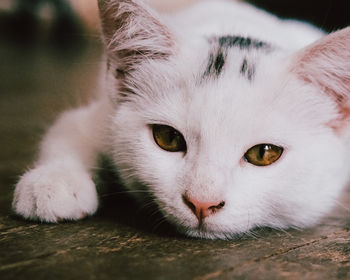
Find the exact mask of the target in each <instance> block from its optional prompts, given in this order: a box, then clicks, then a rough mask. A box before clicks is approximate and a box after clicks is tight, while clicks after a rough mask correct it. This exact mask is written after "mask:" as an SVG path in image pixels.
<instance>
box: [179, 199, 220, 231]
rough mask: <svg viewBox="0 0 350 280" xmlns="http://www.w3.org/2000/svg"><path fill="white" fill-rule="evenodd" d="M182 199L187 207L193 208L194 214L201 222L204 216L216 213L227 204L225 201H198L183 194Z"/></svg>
mask: <svg viewBox="0 0 350 280" xmlns="http://www.w3.org/2000/svg"><path fill="white" fill-rule="evenodd" d="M182 199H183V201H184V203H185V204H186V205H187V207H188V208H190V209H191V211H192V212H193V214H195V215H196V217H197V219H198V221H199V223H200V224H201V223H202V221H203V219H204V218H206V217H208V216H210V215H212V214H215V213H216V212H217V211H218V210H220V209H221V208H223V207H224V206H225V201H219V202H218V201H211V202H203V201H197V200H195V199H193V198H191V197H189V196H187V195H183V196H182Z"/></svg>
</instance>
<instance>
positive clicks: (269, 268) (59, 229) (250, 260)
mask: <svg viewBox="0 0 350 280" xmlns="http://www.w3.org/2000/svg"><path fill="white" fill-rule="evenodd" d="M100 56H101V48H100V46H99V44H97V43H89V44H84V45H81V46H80V47H79V48H78V49H76V50H75V51H74V50H73V51H69V52H68V51H64V50H62V49H57V48H53V47H52V46H51V45H49V44H48V43H36V44H25V45H23V44H13V43H10V42H7V41H0V62H1V63H0V114H1V115H0V116H1V117H0V147H1V149H0V159H1V161H0V279H2V280H5V279H14V280H15V279H45V280H46V279H118V280H119V279H350V232H349V230H350V210H349V209H348V210H346V209H345V208H344V207H341V206H339V207H338V208H337V209H336V210H335V211H334V213H332V214H331V215H330V216H329V217H327V218H326V219H325V220H324V221H323V222H322V223H321V224H320V225H319V226H317V227H315V228H312V229H308V230H304V231H296V230H289V231H286V232H277V231H273V230H268V229H265V230H260V231H257V232H256V233H255V235H254V236H250V237H245V238H241V239H237V240H231V241H209V240H198V239H190V238H186V237H184V236H181V235H178V234H176V233H175V232H174V230H173V229H172V228H171V227H170V226H168V225H166V224H164V223H161V222H159V221H160V220H159V219H160V217H158V216H157V215H152V213H151V212H149V211H146V212H145V211H143V210H142V208H141V209H140V208H139V207H137V206H136V205H135V203H134V202H133V201H132V200H130V199H129V198H127V197H125V195H123V194H122V193H118V187H117V186H112V188H115V190H113V189H112V190H111V184H106V183H101V182H106V181H109V182H111V181H113V180H114V179H113V178H114V175H113V174H112V172H109V171H108V164H107V163H105V164H104V165H103V166H104V167H105V168H104V169H101V170H100V172H99V176H100V179H99V181H100V183H99V191H100V193H101V199H100V200H101V207H100V210H99V212H98V213H97V214H96V215H95V216H94V217H91V218H87V219H85V220H83V221H80V222H71V223H68V222H67V223H62V224H57V225H53V224H40V223H33V222H28V221H24V220H22V219H20V218H18V217H16V216H15V215H13V213H12V211H11V199H12V192H13V188H14V184H15V182H16V180H17V179H18V176H19V175H20V174H21V173H22V172H23V171H24V170H25V169H26V168H28V167H30V165H31V163H32V162H33V160H34V159H35V153H36V150H37V144H38V141H39V140H40V137H41V136H42V133H43V132H44V131H45V128H46V127H47V125H49V124H50V123H51V122H52V121H53V119H54V118H55V117H56V116H57V114H58V113H59V112H60V111H61V110H62V109H63V108H67V107H71V106H76V105H78V104H81V103H84V102H86V96H91V95H92V94H93V92H94V89H95V87H96V84H95V82H96V77H97V75H98V69H99V67H98V64H99V59H100ZM342 204H343V205H344V206H346V207H349V208H350V193H349V191H348V192H346V193H345V194H344V196H343V198H342Z"/></svg>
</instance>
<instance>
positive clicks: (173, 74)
mask: <svg viewBox="0 0 350 280" xmlns="http://www.w3.org/2000/svg"><path fill="white" fill-rule="evenodd" d="M98 4H99V11H100V18H101V24H102V36H103V42H104V45H105V50H106V67H105V68H106V71H105V72H103V73H104V74H103V75H102V76H103V79H101V87H100V92H99V97H98V98H97V99H96V100H94V101H93V102H91V104H90V105H88V106H86V107H81V108H78V109H75V110H72V111H68V112H65V113H64V114H63V115H62V116H61V117H60V118H59V119H58V120H57V121H56V123H55V124H54V125H53V126H52V127H51V128H50V129H49V131H48V132H47V134H46V136H45V137H44V139H43V141H42V143H41V148H40V154H39V157H38V160H37V161H36V162H35V165H34V168H33V169H31V170H29V171H28V172H26V173H25V174H24V175H23V176H22V177H21V179H20V181H19V182H18V184H17V186H16V189H15V192H14V199H13V209H14V211H15V212H16V213H17V214H19V215H21V216H23V217H25V218H28V219H32V220H39V221H45V222H58V221H61V220H78V219H81V218H83V217H85V216H86V215H92V214H93V213H94V212H95V211H96V209H97V207H98V198H97V192H96V188H95V185H94V182H93V180H92V176H91V171H90V170H91V168H92V167H93V166H94V165H95V164H96V159H97V157H98V155H99V154H101V153H102V154H108V155H110V156H111V157H112V158H113V161H114V163H115V165H116V167H117V168H118V172H119V173H120V176H121V178H122V181H123V184H124V185H125V187H126V188H127V189H128V190H129V191H130V193H131V194H133V195H134V196H135V198H136V199H137V200H138V201H139V203H143V202H142V201H143V193H144V192H145V191H146V192H149V193H151V194H152V196H153V198H154V201H155V203H156V204H157V206H158V208H159V210H160V211H161V212H162V214H163V215H164V217H165V218H166V219H167V220H168V221H169V222H170V223H172V224H174V225H175V226H176V227H177V228H178V230H179V231H180V232H182V233H184V234H186V235H188V236H192V237H200V238H210V239H215V238H223V239H225V238H232V237H234V236H236V235H237V234H242V233H247V232H249V231H251V230H252V229H254V228H257V227H271V228H276V229H285V228H304V227H311V226H313V225H315V224H316V223H317V222H319V220H320V219H321V218H322V217H323V216H324V215H325V214H327V213H328V212H329V211H330V210H331V209H332V207H333V206H334V205H335V203H336V201H337V199H338V198H339V196H340V195H341V193H342V190H343V189H344V188H345V186H346V184H347V182H348V179H349V172H350V170H349V169H350V164H348V158H349V156H350V149H349V148H348V146H349V138H350V129H349V126H350V122H349V117H350V113H349V112H350V101H349V94H350V28H345V29H343V30H340V31H337V32H334V33H332V34H329V35H326V34H324V33H323V32H322V31H321V30H319V29H317V28H316V27H313V26H311V25H308V24H306V23H301V22H297V21H292V20H281V19H278V18H276V17H275V16H273V15H270V14H268V13H267V12H264V11H261V10H258V9H257V8H255V7H252V6H249V5H248V4H244V3H238V2H234V1H227V0H220V1H219V0H215V1H210V0H207V1H201V2H200V3H198V4H195V5H194V6H191V7H189V8H188V9H186V10H183V11H180V12H177V13H175V14H168V15H158V14H156V13H155V12H154V11H152V10H151V9H150V8H148V7H147V6H146V5H145V4H144V3H143V2H141V1H137V0H99V2H98Z"/></svg>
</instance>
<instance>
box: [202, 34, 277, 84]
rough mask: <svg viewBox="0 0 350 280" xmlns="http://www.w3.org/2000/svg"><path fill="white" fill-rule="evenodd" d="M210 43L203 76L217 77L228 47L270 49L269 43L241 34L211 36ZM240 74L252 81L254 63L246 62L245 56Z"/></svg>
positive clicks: (223, 64) (263, 50) (243, 49)
mask: <svg viewBox="0 0 350 280" xmlns="http://www.w3.org/2000/svg"><path fill="white" fill-rule="evenodd" d="M209 42H210V43H211V45H212V46H213V47H212V51H211V53H210V55H209V59H208V63H207V68H206V70H205V72H204V75H203V77H204V78H206V77H214V78H215V77H218V76H220V74H221V73H222V71H223V69H224V66H225V62H226V58H227V53H228V50H229V49H230V48H238V49H239V50H240V51H245V52H250V51H252V50H256V51H261V52H264V53H268V52H270V51H272V49H273V48H272V46H271V45H270V44H269V43H266V42H263V41H260V40H257V39H254V38H250V37H242V36H232V35H227V36H221V37H211V38H210V39H209ZM240 74H241V75H242V76H244V77H246V78H247V79H248V80H249V81H252V80H253V78H254V74H255V65H254V64H253V63H248V60H247V58H246V57H245V58H244V60H243V62H242V64H241V68H240Z"/></svg>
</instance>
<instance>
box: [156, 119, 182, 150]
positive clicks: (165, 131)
mask: <svg viewBox="0 0 350 280" xmlns="http://www.w3.org/2000/svg"><path fill="white" fill-rule="evenodd" d="M152 131H153V138H154V141H155V142H156V144H157V145H158V146H159V147H160V148H162V149H163V150H165V151H168V152H180V151H182V152H185V151H186V141H185V139H184V137H183V136H182V134H181V133H180V132H179V131H177V130H176V129H175V128H173V127H171V126H167V125H159V124H154V125H152Z"/></svg>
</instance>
